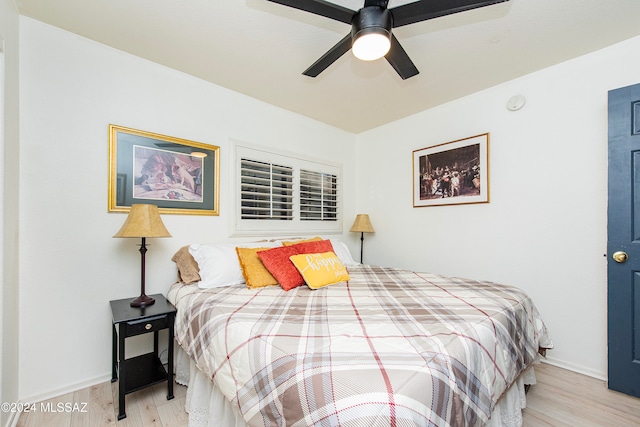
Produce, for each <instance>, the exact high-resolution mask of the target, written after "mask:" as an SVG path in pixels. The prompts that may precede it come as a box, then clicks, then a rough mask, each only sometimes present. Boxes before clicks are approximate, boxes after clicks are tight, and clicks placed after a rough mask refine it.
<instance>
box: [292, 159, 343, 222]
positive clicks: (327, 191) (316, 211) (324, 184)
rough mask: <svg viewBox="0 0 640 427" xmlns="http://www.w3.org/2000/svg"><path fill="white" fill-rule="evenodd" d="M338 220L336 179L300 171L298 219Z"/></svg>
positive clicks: (329, 175) (324, 174) (323, 174)
mask: <svg viewBox="0 0 640 427" xmlns="http://www.w3.org/2000/svg"><path fill="white" fill-rule="evenodd" d="M337 218H338V177H337V176H336V175H332V174H328V173H322V172H315V171H309V170H304V169H301V170H300V219H301V220H302V221H336V220H337Z"/></svg>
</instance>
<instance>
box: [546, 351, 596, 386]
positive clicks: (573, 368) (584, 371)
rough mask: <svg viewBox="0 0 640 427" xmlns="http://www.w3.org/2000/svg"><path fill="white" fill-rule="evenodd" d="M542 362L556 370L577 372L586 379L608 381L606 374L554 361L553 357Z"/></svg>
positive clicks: (561, 361)
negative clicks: (554, 367)
mask: <svg viewBox="0 0 640 427" xmlns="http://www.w3.org/2000/svg"><path fill="white" fill-rule="evenodd" d="M542 362H543V363H548V364H549V365H553V366H557V367H558V368H562V369H567V370H569V371H573V372H577V373H579V374H583V375H586V376H588V377H593V378H596V379H599V380H602V381H607V379H608V378H607V374H606V372H601V371H596V370H593V369H589V368H585V367H584V366H580V365H575V364H573V363H567V362H566V361H563V360H557V359H554V358H553V357H549V356H547V357H546V358H544V359H542Z"/></svg>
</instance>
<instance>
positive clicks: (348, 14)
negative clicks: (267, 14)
mask: <svg viewBox="0 0 640 427" xmlns="http://www.w3.org/2000/svg"><path fill="white" fill-rule="evenodd" d="M267 1H270V2H272V3H278V4H281V5H284V6H289V7H292V8H294V9H299V10H304V11H305V12H310V13H313V14H315V15H320V16H324V17H326V18H330V19H334V20H336V21H340V22H344V23H345V24H351V18H353V15H354V14H355V13H356V12H355V11H353V10H351V9H347V8H346V7H343V6H339V5H337V4H333V3H329V2H326V1H323V0H267Z"/></svg>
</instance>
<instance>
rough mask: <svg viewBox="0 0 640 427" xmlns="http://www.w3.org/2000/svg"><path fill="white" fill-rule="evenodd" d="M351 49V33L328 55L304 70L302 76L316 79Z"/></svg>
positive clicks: (330, 50)
mask: <svg viewBox="0 0 640 427" xmlns="http://www.w3.org/2000/svg"><path fill="white" fill-rule="evenodd" d="M349 49H351V33H349V34H347V35H346V36H345V37H344V38H343V39H342V40H340V41H339V42H338V43H337V44H336V45H335V46H333V47H332V48H331V49H329V51H328V52H327V53H325V54H324V55H322V57H321V58H320V59H318V60H317V61H316V62H314V63H313V65H311V66H310V67H309V68H307V69H306V70H304V72H303V73H302V74H304V75H305V76H309V77H316V76H317V75H318V74H320V73H321V72H323V71H324V70H325V69H326V68H327V67H328V66H329V65H331V64H333V63H334V62H336V60H337V59H338V58H340V57H341V56H342V55H344V54H345V53H347V52H349Z"/></svg>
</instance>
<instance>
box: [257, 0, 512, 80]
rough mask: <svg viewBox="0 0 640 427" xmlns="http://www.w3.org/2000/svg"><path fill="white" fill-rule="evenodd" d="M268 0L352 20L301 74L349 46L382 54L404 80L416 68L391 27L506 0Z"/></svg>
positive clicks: (366, 55) (365, 54)
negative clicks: (341, 1) (353, 3)
mask: <svg viewBox="0 0 640 427" xmlns="http://www.w3.org/2000/svg"><path fill="white" fill-rule="evenodd" d="M267 1H270V2H273V3H279V4H282V5H284V6H289V7H293V8H295V9H299V10H304V11H306V12H310V13H313V14H315V15H320V16H324V17H327V18H330V19H334V20H336V21H340V22H344V23H346V24H351V32H350V33H349V34H347V35H346V36H345V37H344V38H343V39H342V40H340V41H339V42H338V43H337V44H336V45H335V46H333V47H332V48H331V49H329V51H328V52H327V53H325V54H324V55H322V57H321V58H320V59H318V60H317V61H316V62H314V63H313V64H312V65H311V66H310V67H309V68H307V69H306V70H305V71H304V72H303V73H302V74H304V75H306V76H309V77H316V76H317V75H318V74H320V73H321V72H323V71H324V70H325V69H326V68H327V67H329V65H331V64H333V63H334V62H335V61H336V60H337V59H338V58H340V57H341V56H342V55H344V54H345V53H346V52H347V51H349V49H353V53H354V55H355V56H356V57H357V58H359V59H363V60H374V59H378V58H382V57H383V56H384V57H385V58H386V59H387V61H388V62H389V64H391V66H392V67H393V68H394V69H395V70H396V72H397V73H398V74H399V75H400V77H402V79H403V80H404V79H408V78H409V77H413V76H415V75H416V74H418V73H419V71H418V69H417V68H416V66H415V65H414V64H413V62H412V61H411V58H409V55H407V52H405V50H404V49H403V48H402V46H401V45H400V42H399V41H398V39H397V38H396V36H394V35H393V34H392V32H391V29H392V28H397V27H402V26H404V25H409V24H413V23H416V22H421V21H426V20H428V19H433V18H439V17H441V16H445V15H451V14H453V13H459V12H464V11H467V10H471V9H476V8H479V7H484V6H490V5H492V4H496V3H502V2H504V1H509V0H482V1H481V0H420V1H416V2H413V3H408V4H403V5H401V6H396V7H393V8H391V9H388V8H387V5H388V4H389V0H365V2H364V6H363V7H362V9H360V10H358V11H354V10H351V9H348V8H346V7H343V6H339V5H337V4H334V3H329V2H327V1H323V0H267Z"/></svg>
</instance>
